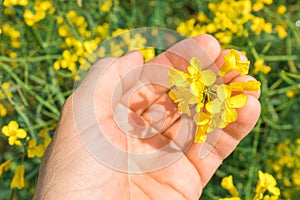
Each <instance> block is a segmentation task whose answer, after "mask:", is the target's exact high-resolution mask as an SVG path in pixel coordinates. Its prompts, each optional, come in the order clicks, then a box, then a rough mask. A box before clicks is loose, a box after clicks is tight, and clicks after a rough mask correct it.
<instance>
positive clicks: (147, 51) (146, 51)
mask: <svg viewBox="0 0 300 200" xmlns="http://www.w3.org/2000/svg"><path fill="white" fill-rule="evenodd" d="M139 51H140V52H141V54H142V55H143V57H144V60H145V62H147V61H149V60H151V59H152V58H154V57H155V49H154V48H151V47H148V48H143V49H139Z"/></svg>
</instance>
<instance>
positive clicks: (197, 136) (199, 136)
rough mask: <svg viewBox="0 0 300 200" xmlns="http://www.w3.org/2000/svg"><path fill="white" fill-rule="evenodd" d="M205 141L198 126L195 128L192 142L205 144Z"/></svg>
mask: <svg viewBox="0 0 300 200" xmlns="http://www.w3.org/2000/svg"><path fill="white" fill-rule="evenodd" d="M205 140H206V133H205V131H204V130H203V129H202V128H201V127H200V126H197V128H196V134H195V138H194V142H195V143H203V142H205Z"/></svg>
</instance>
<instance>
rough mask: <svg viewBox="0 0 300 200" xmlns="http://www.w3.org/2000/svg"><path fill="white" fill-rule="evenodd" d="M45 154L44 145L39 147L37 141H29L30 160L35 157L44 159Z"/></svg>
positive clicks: (28, 152) (28, 154)
mask: <svg viewBox="0 0 300 200" xmlns="http://www.w3.org/2000/svg"><path fill="white" fill-rule="evenodd" d="M44 152H45V147H44V145H42V144H39V145H37V141H36V140H29V142H28V148H27V156H28V158H34V157H38V158H40V157H42V156H43V155H44Z"/></svg>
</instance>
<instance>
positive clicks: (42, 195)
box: [34, 35, 260, 199]
mask: <svg viewBox="0 0 300 200" xmlns="http://www.w3.org/2000/svg"><path fill="white" fill-rule="evenodd" d="M195 43H196V44H198V45H199V47H200V49H202V51H198V50H197V51H195V50H194V47H193V44H195ZM170 52H172V53H170ZM226 53H227V51H222V52H221V50H220V45H219V43H218V42H217V41H216V39H215V38H213V37H212V36H209V35H199V36H197V37H194V38H193V39H188V40H184V41H182V42H179V43H178V44H176V45H175V46H174V47H172V48H171V51H169V52H165V53H162V54H160V55H159V56H157V57H156V58H155V59H153V60H152V61H150V62H149V63H150V64H151V63H159V64H162V65H164V66H174V67H177V68H179V69H181V70H184V69H185V68H186V66H187V65H188V62H187V60H188V58H189V57H191V56H193V55H197V56H198V57H199V59H200V60H201V62H202V63H203V65H204V66H211V65H216V66H217V68H220V67H221V66H222V64H223V62H224V60H223V57H224V55H225V54H226ZM178 55H181V56H180V57H179V56H178ZM241 57H242V59H244V60H245V59H246V58H245V57H244V56H242V55H241ZM183 58H184V59H183ZM108 64H109V65H110V67H109V68H107V69H105V70H104V67H103V66H106V65H108ZM140 66H143V59H142V56H141V55H140V54H139V53H138V52H131V53H128V54H126V55H125V56H123V57H121V58H119V59H115V58H105V59H103V60H100V61H98V62H97V63H96V64H95V65H94V66H93V67H92V68H91V70H90V71H89V73H88V74H87V76H86V78H85V79H84V80H83V82H82V83H81V85H80V86H79V87H78V88H77V89H76V91H75V92H74V93H73V94H72V95H71V96H70V97H69V98H68V100H67V101H66V103H65V105H64V107H63V110H62V114H61V118H60V121H59V124H58V127H57V130H56V133H55V136H54V138H53V141H52V143H51V145H50V146H49V148H48V149H47V151H46V154H45V156H44V158H43V161H42V165H41V169H40V173H39V179H38V183H37V190H36V194H35V197H34V199H198V198H199V197H200V196H201V193H202V189H203V188H204V187H205V185H206V184H207V182H208V181H209V180H210V179H211V177H212V176H213V174H214V173H215V171H216V170H217V168H218V167H219V166H220V164H221V163H222V161H223V159H225V158H226V157H227V156H228V155H229V154H230V153H231V152H232V151H233V150H234V149H235V147H236V146H237V145H238V143H239V142H240V141H241V140H242V139H243V138H244V137H245V136H246V135H247V134H248V133H249V132H250V131H251V130H252V128H253V127H254V125H255V123H256V121H257V119H258V117H259V114H260V104H259V102H258V100H257V99H258V97H259V92H256V93H254V92H252V93H250V92H249V93H246V94H247V96H248V100H247V103H246V105H245V106H244V107H243V108H241V109H238V119H237V121H236V122H234V123H232V124H230V125H228V126H227V127H226V128H225V129H224V130H222V131H221V132H220V133H219V135H218V139H217V140H215V141H214V142H216V143H213V144H211V145H212V146H213V147H212V149H210V151H208V152H207V155H206V156H204V157H203V158H199V152H200V151H201V148H203V145H204V144H194V143H192V144H191V145H186V143H184V142H186V140H185V141H182V140H180V137H181V136H179V139H178V137H177V134H178V129H179V127H180V126H187V127H186V131H185V132H184V133H180V134H181V135H186V136H187V137H193V131H194V130H192V129H188V128H189V122H188V121H187V122H185V123H181V122H182V120H185V119H184V118H181V119H179V117H180V114H179V113H178V112H177V111H176V105H175V104H174V103H173V102H172V101H171V100H170V99H169V98H168V96H167V94H166V89H165V88H164V87H162V86H159V85H148V86H145V87H144V88H141V89H139V90H138V92H135V93H132V95H131V97H130V100H128V101H127V103H125V105H126V107H128V108H130V110H131V111H132V112H131V113H129V115H130V117H129V119H130V120H131V121H133V122H135V123H137V124H141V125H145V124H147V123H148V121H149V116H150V115H151V110H150V109H149V108H150V106H151V105H152V104H153V103H154V102H155V103H156V104H158V105H161V106H162V107H163V108H164V109H165V110H167V111H168V112H166V113H165V114H166V118H165V122H164V124H163V125H162V126H161V127H160V129H161V130H162V131H161V132H160V134H156V135H154V136H153V137H149V138H144V139H140V138H137V137H130V136H129V135H126V134H124V131H122V130H121V129H120V126H118V125H117V124H116V122H115V120H114V118H113V111H112V110H111V109H110V108H112V107H115V106H116V105H117V104H118V102H112V101H111V99H113V97H114V98H115V99H118V100H119V99H121V98H122V97H123V96H124V94H125V93H126V92H127V93H128V91H130V90H131V88H133V87H134V85H135V84H136V83H137V82H138V79H137V78H136V76H135V75H136V73H144V72H141V70H139V67H140ZM135 69H136V73H133V75H129V76H125V75H126V74H128V72H130V71H134V70H135ZM104 71H105V76H103V79H102V80H101V81H100V82H97V81H98V78H99V77H100V76H101V74H102V73H104ZM122 78H123V79H126V80H125V81H124V80H122ZM249 79H254V78H252V77H250V76H242V77H238V76H237V75H236V74H235V73H232V74H229V76H227V77H225V78H224V80H223V81H224V82H227V83H228V82H234V81H247V80H249ZM120 80H121V82H119V81H120ZM118 83H121V86H120V84H118ZM116 88H117V89H118V88H119V90H120V91H121V92H120V93H114V92H115V91H116ZM89 92H94V94H95V95H94V96H89ZM116 96H117V97H116ZM89 99H92V101H91V102H93V100H95V101H94V102H96V103H95V105H94V106H93V107H92V108H93V109H94V110H93V112H94V113H95V116H96V119H97V120H96V121H97V123H98V124H97V125H99V126H101V127H102V130H103V132H104V136H105V137H101V138H100V140H101V139H103V138H105V139H107V140H108V141H109V142H110V143H111V144H113V145H115V146H117V147H118V148H119V149H122V150H124V151H127V152H129V153H149V152H153V151H155V150H158V149H161V148H162V147H163V146H165V145H167V144H169V143H170V142H171V141H173V142H174V140H177V141H175V143H176V144H177V145H178V146H179V147H185V148H186V149H181V153H182V156H180V157H178V159H176V160H174V162H173V163H171V164H169V165H166V166H162V167H163V168H161V169H158V170H153V171H151V172H147V173H146V172H145V173H138V174H132V173H127V172H126V170H123V172H121V171H119V170H116V169H113V168H112V167H109V166H107V165H106V164H105V163H103V162H99V161H97V159H95V156H93V153H91V152H93V150H97V151H99V150H100V151H101V153H102V155H104V156H107V158H108V159H110V160H113V161H115V162H118V161H119V163H117V164H120V166H121V167H123V168H122V169H127V168H126V167H128V166H129V165H130V164H131V162H132V160H131V161H130V163H129V160H130V158H129V157H128V158H126V159H125V160H124V161H123V160H118V155H116V154H113V155H112V154H111V153H112V151H111V150H110V149H109V148H106V147H104V146H101V145H98V146H97V145H96V146H95V147H94V149H93V148H91V149H89V148H87V144H89V142H92V143H91V144H95V141H97V137H99V135H96V134H94V135H93V134H92V135H91V137H90V138H89V139H88V140H86V141H82V136H80V135H79V134H81V133H80V130H79V129H80V128H78V126H80V124H78V123H77V119H76V116H81V115H82V120H85V119H87V120H86V121H84V123H83V124H89V123H90V122H89V118H87V116H85V115H86V112H88V110H89V109H90V108H89V107H88V106H87V105H90V104H89V101H90V100H89ZM74 100H76V101H77V102H78V103H80V105H81V106H80V108H78V107H76V106H73V103H74ZM76 105H78V104H76ZM80 111H81V113H78V112H80ZM140 116H142V117H140ZM87 127H88V128H90V129H92V128H91V127H92V123H91V125H87ZM83 131H86V133H90V132H92V131H88V130H83ZM134 134H139V132H135V133H134ZM183 137H185V136H183ZM98 139H99V138H98ZM183 139H184V138H183ZM185 139H186V138H185ZM189 139H190V140H192V139H191V138H189ZM208 142H209V141H208ZM208 146H209V145H208ZM202 150H203V149H202ZM116 158H117V159H116ZM113 164H114V163H113V162H112V165H113ZM135 164H136V166H137V167H136V168H135V169H137V170H139V172H143V169H145V168H147V167H149V165H151V161H149V160H148V161H147V160H146V161H138V160H137V161H136V163H135ZM128 168H130V167H128ZM133 168H134V167H133ZM145 171H149V170H145Z"/></svg>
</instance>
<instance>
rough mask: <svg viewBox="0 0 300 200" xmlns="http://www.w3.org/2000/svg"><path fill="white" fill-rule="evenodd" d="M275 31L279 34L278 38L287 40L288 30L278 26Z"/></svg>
mask: <svg viewBox="0 0 300 200" xmlns="http://www.w3.org/2000/svg"><path fill="white" fill-rule="evenodd" d="M275 29H276V31H277V34H278V37H279V38H280V39H284V38H286V36H287V32H286V30H285V28H284V27H283V26H281V25H277V26H276V27H275Z"/></svg>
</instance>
